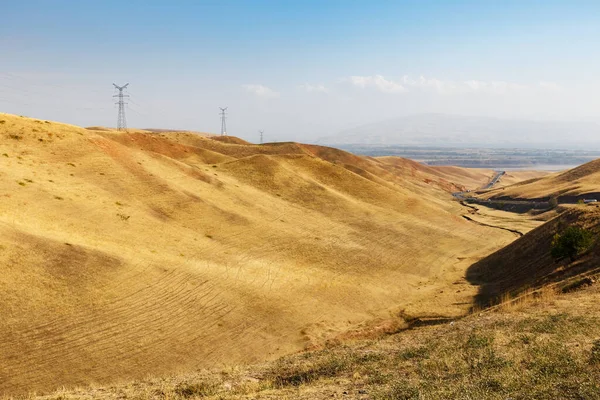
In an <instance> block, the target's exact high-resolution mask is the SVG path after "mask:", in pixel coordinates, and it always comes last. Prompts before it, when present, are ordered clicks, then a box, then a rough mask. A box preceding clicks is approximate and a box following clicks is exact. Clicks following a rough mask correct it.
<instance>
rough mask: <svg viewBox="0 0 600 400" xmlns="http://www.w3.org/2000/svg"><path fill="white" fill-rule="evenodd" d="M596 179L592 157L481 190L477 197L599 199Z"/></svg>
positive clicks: (598, 172) (598, 163)
mask: <svg viewBox="0 0 600 400" xmlns="http://www.w3.org/2000/svg"><path fill="white" fill-rule="evenodd" d="M523 178H526V176H523ZM598 182H600V160H594V161H590V162H588V163H585V164H583V165H580V166H578V167H576V168H573V169H569V170H566V171H562V172H556V173H553V174H550V175H547V176H543V177H534V178H531V179H524V180H522V181H521V182H517V183H513V184H511V185H508V186H506V187H502V188H497V189H492V190H489V191H485V192H483V193H481V197H482V198H485V199H488V198H494V199H525V200H548V199H549V198H551V197H556V198H558V201H559V202H566V203H575V202H577V201H578V200H579V199H584V198H590V199H597V200H598V201H600V189H599V187H598Z"/></svg>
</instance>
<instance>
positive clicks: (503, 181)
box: [494, 171, 551, 188]
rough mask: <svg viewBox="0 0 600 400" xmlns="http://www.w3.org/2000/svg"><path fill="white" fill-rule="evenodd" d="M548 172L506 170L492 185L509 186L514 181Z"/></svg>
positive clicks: (535, 177) (524, 179)
mask: <svg viewBox="0 0 600 400" xmlns="http://www.w3.org/2000/svg"><path fill="white" fill-rule="evenodd" d="M550 174H551V173H550V172H548V171H506V173H505V174H504V175H502V176H501V177H500V179H499V180H498V183H496V184H495V185H494V188H499V187H503V186H510V185H514V184H515V183H519V182H523V181H528V180H532V179H538V178H542V177H544V176H547V175H550Z"/></svg>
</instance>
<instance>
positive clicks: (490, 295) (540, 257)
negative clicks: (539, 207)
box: [467, 206, 600, 305]
mask: <svg viewBox="0 0 600 400" xmlns="http://www.w3.org/2000/svg"><path fill="white" fill-rule="evenodd" d="M569 226H579V227H581V228H584V229H587V230H589V231H590V232H591V233H592V234H593V236H594V238H595V239H594V244H593V245H592V247H591V248H590V249H588V250H587V251H586V252H585V254H583V255H582V257H580V258H578V259H577V260H575V261H570V260H569V259H568V258H567V259H560V260H555V259H553V257H552V256H551V246H552V240H553V238H554V235H555V234H557V233H562V232H563V231H564V230H565V229H566V227H569ZM599 233H600V209H599V208H597V207H590V206H573V207H569V208H567V209H565V210H564V211H563V212H562V213H561V214H560V215H558V216H556V217H555V218H552V219H551V220H550V221H548V222H546V223H545V224H543V225H541V226H539V227H537V228H535V229H533V230H532V231H530V232H529V233H528V234H526V235H525V236H523V237H522V238H520V239H518V240H515V241H514V242H512V243H511V244H509V245H508V246H506V247H505V248H503V249H500V250H498V251H497V252H495V253H493V254H491V255H489V256H488V257H485V258H484V259H482V260H480V261H478V262H476V263H474V264H473V265H472V266H471V267H469V269H468V271H467V279H469V280H470V281H471V282H473V283H474V284H477V285H480V286H481V288H480V292H479V294H478V296H477V298H478V302H479V303H480V304H483V305H489V304H494V303H498V302H500V301H502V300H503V299H505V298H506V297H516V296H518V295H519V294H522V293H524V292H527V291H528V290H537V289H539V288H541V287H544V286H547V285H555V284H561V286H565V285H568V284H570V283H569V282H570V281H571V280H573V279H575V280H576V281H578V280H581V279H584V278H583V277H585V276H586V275H590V274H599V273H600V266H599V263H598V261H599V260H600V243H598V240H597V237H598V234H599ZM574 277H575V278H574ZM565 282H567V283H565Z"/></svg>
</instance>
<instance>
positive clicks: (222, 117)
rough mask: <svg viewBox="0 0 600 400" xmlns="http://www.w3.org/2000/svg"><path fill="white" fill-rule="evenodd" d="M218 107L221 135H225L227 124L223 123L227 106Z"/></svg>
mask: <svg viewBox="0 0 600 400" xmlns="http://www.w3.org/2000/svg"><path fill="white" fill-rule="evenodd" d="M219 109H221V136H223V135H227V124H226V123H225V119H226V118H227V117H226V115H227V113H226V111H227V107H225V108H221V107H219Z"/></svg>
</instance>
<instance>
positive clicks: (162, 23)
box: [0, 0, 600, 143]
mask: <svg viewBox="0 0 600 400" xmlns="http://www.w3.org/2000/svg"><path fill="white" fill-rule="evenodd" d="M599 11H600V4H598V3H596V2H592V1H576V2H569V3H568V4H567V3H565V2H560V1H548V2H544V3H543V4H541V3H538V2H522V1H507V2H502V4H492V3H482V2H475V1H457V2H453V3H452V4H449V2H441V1H430V2H426V3H423V2H410V1H402V2H388V1H381V2H377V3H376V4H373V3H370V2H369V3H367V2H345V1H330V2H327V3H322V2H316V1H307V2H302V3H301V4H296V3H285V4H284V3H280V2H271V1H257V2H252V3H246V2H241V1H232V2H224V3H213V2H202V3H200V2H192V1H180V2H177V4H176V5H175V4H169V3H166V2H160V1H148V2H141V1H133V2H128V3H121V2H116V1H112V0H111V1H106V2H102V3H87V2H85V3H83V2H73V1H64V0H63V1H56V2H53V3H52V4H49V3H46V2H43V1H23V2H19V3H16V2H13V3H10V4H6V5H5V6H4V7H3V15H4V16H5V18H4V23H3V25H2V26H0V50H2V54H3V57H2V59H1V60H0V111H2V112H7V113H13V114H19V115H28V116H33V117H38V118H44V119H52V120H57V121H61V122H67V123H72V124H76V125H80V126H97V125H103V126H115V124H116V119H117V110H116V106H115V105H114V99H113V98H112V95H113V94H114V91H113V89H114V88H113V86H112V83H113V82H114V83H116V84H118V85H122V84H125V83H129V84H130V85H129V91H128V94H129V95H130V96H131V97H130V98H129V105H128V109H127V119H128V126H130V127H138V128H166V129H185V130H197V131H205V132H212V133H218V132H219V129H220V121H219V107H224V106H227V107H229V110H228V111H229V118H228V121H227V123H228V133H229V134H231V135H235V136H238V137H241V138H244V139H247V140H250V141H254V142H256V141H258V130H264V132H265V133H264V135H265V140H266V141H282V140H296V141H303V142H314V141H315V140H318V139H320V138H322V137H327V136H331V135H334V134H337V133H339V132H342V131H344V130H347V129H351V128H355V127H358V126H361V125H366V124H372V123H378V122H381V121H386V120H390V119H394V118H399V117H404V116H409V115H415V114H429V113H435V114H446V115H463V116H474V117H494V118H500V119H508V120H527V121H545V122H548V121H572V122H575V123H577V122H582V121H586V122H589V121H592V122H595V123H598V122H600V117H599V116H598V111H597V110H598V109H600V98H599V97H598V96H597V95H596V93H597V92H598V89H600V81H599V80H598V78H597V76H596V75H597V73H596V71H597V70H598V69H599V67H600V56H599V55H598V53H597V51H596V47H597V43H596V40H595V39H594V38H595V37H598V33H599V31H600V23H599V22H600V21H599V18H598V16H599V15H600V13H599ZM567 139H568V138H567ZM567 139H566V140H567ZM588 139H589V141H590V142H592V143H594V140H595V135H594V136H592V135H591V134H590V137H589V138H588ZM566 140H565V141H566Z"/></svg>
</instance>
